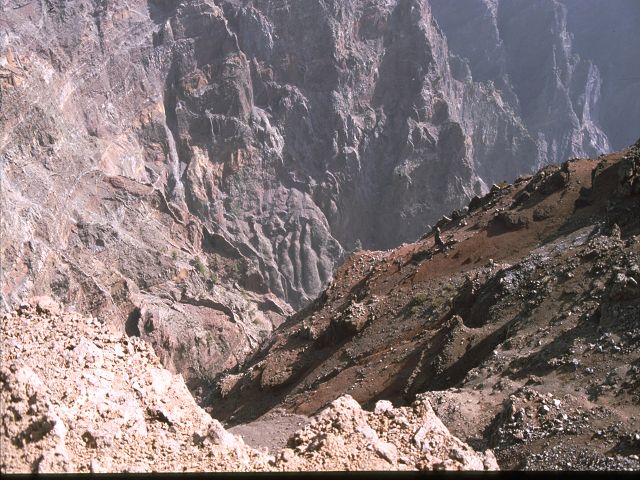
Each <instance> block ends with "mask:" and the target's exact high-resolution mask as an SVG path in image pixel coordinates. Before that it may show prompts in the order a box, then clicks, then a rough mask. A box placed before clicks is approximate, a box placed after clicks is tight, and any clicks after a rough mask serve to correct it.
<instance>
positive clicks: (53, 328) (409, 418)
mask: <svg viewBox="0 0 640 480" xmlns="http://www.w3.org/2000/svg"><path fill="white" fill-rule="evenodd" d="M0 333H1V340H2V344H1V346H2V348H1V357H0V360H1V362H0V416H1V417H2V427H1V429H0V447H1V448H0V472H2V473H18V472H21V473H29V472H36V473H47V472H93V473H100V472H182V471H301V470H304V471H309V470H432V469H450V470H484V469H496V468H497V464H496V461H495V457H494V455H493V453H491V451H486V452H483V453H480V452H476V451H475V450H474V449H472V448H471V447H470V446H469V445H467V444H465V443H464V442H462V441H461V440H459V439H458V438H456V437H454V436H452V435H451V434H450V433H449V431H448V430H447V428H446V427H445V426H444V425H443V424H442V423H441V422H440V420H438V418H437V416H436V415H435V413H434V412H433V409H432V408H431V405H430V403H429V401H428V400H421V401H418V402H416V403H415V404H414V405H412V406H411V407H406V408H402V409H393V408H392V406H391V405H390V404H389V403H388V402H387V403H385V402H381V403H380V405H378V408H377V409H376V411H375V412H367V411H365V410H363V409H362V408H361V406H360V405H359V404H358V402H356V401H355V400H354V399H353V398H352V397H350V396H348V395H345V396H342V397H340V398H339V399H337V400H336V401H335V402H333V403H332V404H330V405H328V406H327V408H326V409H324V410H323V411H322V412H320V413H319V415H317V416H315V417H313V418H310V419H306V418H305V419H304V423H303V421H302V420H303V418H302V417H299V416H291V415H287V414H283V413H282V412H272V414H270V415H268V416H266V417H264V418H263V419H261V420H260V421H258V422H254V424H252V425H249V426H245V427H243V428H237V429H236V430H237V433H241V434H243V435H246V437H247V440H248V442H249V443H250V444H251V445H252V446H255V447H258V448H257V449H256V448H252V446H248V445H247V444H246V443H245V442H244V441H243V440H242V438H241V437H238V436H236V435H233V434H232V433H230V432H228V431H226V430H225V429H224V428H223V426H222V425H221V424H220V422H218V421H217V420H214V419H212V418H211V417H210V416H209V415H208V414H207V413H206V412H205V411H204V410H203V409H202V408H200V407H198V405H197V404H196V403H195V400H194V399H193V397H192V396H191V394H190V393H189V391H188V390H187V387H186V385H185V382H184V380H183V378H182V376H181V375H174V374H172V373H171V372H169V371H168V370H166V369H164V368H163V367H162V366H161V364H160V361H159V359H158V357H157V356H156V355H155V353H154V351H153V348H152V347H151V346H150V345H149V344H147V343H146V342H145V341H143V340H141V339H139V338H138V337H127V336H125V335H123V334H121V333H115V332H113V331H112V330H111V329H110V328H109V327H108V326H107V325H106V324H104V323H101V322H100V321H99V320H97V319H95V318H93V317H88V318H87V317H85V316H83V315H80V314H77V313H74V312H65V311H63V310H62V308H61V307H60V305H59V304H57V303H56V302H54V301H52V300H51V299H50V298H46V297H45V298H39V299H36V300H34V304H33V305H30V304H24V305H23V306H21V307H20V309H19V310H18V311H14V312H11V313H9V314H5V315H4V316H3V319H2V324H1V329H0ZM294 432H295V433H294ZM268 439H270V440H271V442H269V441H267V440H268ZM264 447H269V449H270V450H271V453H269V452H268V451H267V448H264Z"/></svg>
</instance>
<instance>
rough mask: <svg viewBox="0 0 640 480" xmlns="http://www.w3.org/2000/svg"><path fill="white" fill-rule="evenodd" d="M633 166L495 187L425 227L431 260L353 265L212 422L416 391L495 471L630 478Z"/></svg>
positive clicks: (599, 166)
mask: <svg viewBox="0 0 640 480" xmlns="http://www.w3.org/2000/svg"><path fill="white" fill-rule="evenodd" d="M639 152H640V145H636V146H634V147H631V148H630V149H627V150H625V151H622V152H619V153H616V154H613V155H608V156H603V157H601V158H599V159H597V160H571V161H568V162H566V163H564V164H563V165H562V166H560V167H558V166H548V167H545V168H544V169H543V170H541V171H540V172H538V173H537V174H536V175H534V176H532V177H522V178H519V179H518V180H516V182H515V183H514V184H513V185H507V184H504V185H500V186H494V187H493V188H492V191H491V193H489V194H488V195H486V196H485V197H483V198H481V199H480V198H476V199H474V200H473V201H472V202H471V204H470V206H469V209H468V210H466V209H465V210H463V211H458V212H453V214H452V215H451V218H447V217H445V218H443V219H442V220H441V221H440V222H439V223H438V226H439V227H440V229H441V231H442V233H441V237H442V239H443V241H444V242H445V243H446V244H447V245H448V248H446V249H445V250H443V249H441V248H439V247H438V246H437V245H436V242H435V239H434V235H433V234H427V235H425V236H424V237H423V238H422V239H421V240H419V241H417V242H415V243H412V244H406V245H402V246H401V247H399V248H397V249H395V250H391V251H388V252H366V251H362V252H358V253H355V254H354V255H352V256H351V257H350V258H349V259H348V260H347V261H346V262H345V264H344V265H343V266H342V267H341V268H340V269H339V271H338V272H337V274H336V276H335V279H334V281H333V282H332V284H331V285H330V286H329V288H328V289H327V290H326V291H325V292H324V293H323V294H322V295H321V297H320V298H319V299H318V300H316V301H315V302H314V303H313V304H312V305H310V306H309V307H308V308H306V309H305V310H304V311H302V312H300V313H298V314H297V315H295V316H293V317H292V318H290V319H289V320H288V321H287V322H286V323H285V324H283V325H282V326H281V327H280V328H279V329H278V330H277V331H276V332H275V335H274V336H273V339H272V340H271V341H270V342H269V343H268V344H267V345H266V346H265V347H264V348H263V349H262V351H260V352H259V353H258V354H257V355H256V356H255V357H254V358H253V359H252V360H251V361H250V362H249V363H248V364H247V365H245V366H244V367H243V368H242V369H240V370H238V371H236V372H234V373H230V374H228V375H226V376H225V377H223V378H222V379H221V380H220V382H219V385H218V387H219V388H218V391H217V393H216V394H215V395H213V396H212V397H211V398H210V399H208V401H207V403H208V404H209V409H210V410H211V411H212V413H213V414H214V416H215V417H216V418H222V419H225V420H227V421H228V422H229V423H231V424H237V423H241V422H247V421H251V420H254V419H256V418H258V417H260V416H261V415H263V414H265V413H266V412H269V411H270V410H272V409H274V408H278V409H285V410H286V411H289V412H291V413H296V414H304V415H308V414H312V413H314V412H316V411H318V410H319V409H320V408H322V407H324V406H325V405H327V404H328V403H329V402H330V401H332V400H334V399H335V398H337V397H338V396H340V395H341V394H343V393H348V394H350V395H352V396H353V397H354V398H355V399H356V400H358V401H359V402H361V403H363V404H365V405H371V404H372V403H373V402H375V401H376V400H378V399H382V398H384V399H389V400H392V401H393V402H394V403H396V404H406V403H407V402H410V401H412V400H413V399H414V398H415V396H416V394H425V395H427V396H429V397H430V398H432V399H433V400H434V402H432V403H434V407H435V408H436V410H437V412H438V414H439V415H440V416H441V417H443V418H444V419H445V424H447V426H448V427H449V428H450V429H451V430H452V432H453V433H454V434H455V435H458V436H460V437H461V438H462V439H463V440H465V441H467V442H469V443H472V444H474V445H477V446H478V448H480V447H490V448H494V449H495V450H496V453H497V455H498V460H499V462H500V463H501V467H502V468H559V469H562V468H571V466H567V465H566V464H567V463H568V464H572V465H573V466H574V467H576V468H577V467H580V468H627V467H629V466H630V467H629V468H638V463H637V456H635V457H634V455H637V454H640V435H637V433H638V432H640V388H639V387H640V380H639V379H640V353H639V352H640V349H638V346H639V343H640V287H639V286H638V285H639V284H640V267H639V265H640V259H639V254H640V237H639V236H638V234H639V233H640V214H639V212H640V195H639V194H640V153H639ZM474 442H475V443H474ZM572 459H573V463H572ZM616 462H617V463H616ZM625 462H626V463H625ZM629 462H631V463H629ZM634 462H636V463H634ZM634 465H635V466H634Z"/></svg>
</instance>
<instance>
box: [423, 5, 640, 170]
mask: <svg viewBox="0 0 640 480" xmlns="http://www.w3.org/2000/svg"><path fill="white" fill-rule="evenodd" d="M431 4H432V8H433V13H434V16H435V17H436V20H437V22H438V25H439V26H440V27H441V28H442V30H443V32H444V34H445V35H446V37H447V40H448V44H449V47H450V51H451V53H452V54H454V55H455V56H457V57H459V58H462V59H463V62H464V63H465V64H466V66H467V67H468V70H469V73H471V75H472V77H473V79H474V80H476V81H480V82H493V84H494V85H495V86H496V88H497V89H499V91H500V92H501V95H502V98H503V99H504V100H505V101H506V102H508V104H509V105H510V107H511V108H512V109H513V111H514V113H515V115H516V116H517V117H519V118H521V119H522V122H523V124H524V125H525V126H526V129H527V131H528V132H529V133H530V135H531V136H532V137H533V138H534V139H535V140H536V143H537V154H536V156H537V161H538V165H540V166H541V165H543V164H545V163H559V162H562V161H564V160H565V159H567V158H570V157H587V156H597V155H599V154H600V153H604V152H608V151H611V149H612V148H613V149H614V150H616V149H620V148H624V147H626V146H627V145H629V144H631V143H633V142H635V141H636V140H637V137H638V134H639V133H638V125H640V104H639V101H638V100H637V97H638V92H640V76H639V75H640V66H638V62H637V61H634V56H635V52H637V51H638V47H640V34H638V33H637V28H636V27H637V24H638V21H640V8H639V7H638V4H637V2H633V1H628V0H627V1H620V2H616V3H615V4H610V3H607V2H598V1H586V2H583V1H574V0H535V1H524V0H523V1H520V0H516V1H510V0H471V1H468V2H465V4H464V7H465V8H460V5H459V4H457V3H456V2H449V1H447V0H432V2H431ZM632 52H633V53H632Z"/></svg>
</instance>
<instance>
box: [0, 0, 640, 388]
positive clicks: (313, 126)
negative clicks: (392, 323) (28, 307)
mask: <svg viewBox="0 0 640 480" xmlns="http://www.w3.org/2000/svg"><path fill="white" fill-rule="evenodd" d="M454 3H457V2H451V4H452V5H453V4H454ZM525 3H526V5H525ZM466 4H467V7H468V8H470V9H471V10H469V11H468V12H467V11H466V10H465V11H464V12H462V11H460V12H454V11H451V8H452V7H449V9H447V7H446V5H445V4H444V2H440V1H436V0H433V1H427V0H397V1H390V0H349V1H341V2H337V1H321V0H304V1H296V2H287V3H283V2H276V1H273V0H254V1H246V2H240V1H232V0H219V1H212V0H188V1H183V2H173V1H169V0H148V1H143V0H128V1H118V2H113V1H106V0H100V1H99V0H73V1H64V2H63V1H52V2H45V3H41V2H31V3H25V2H19V1H17V0H2V1H0V8H1V13H2V26H3V29H2V31H0V87H1V91H0V106H1V110H0V125H1V130H0V161H1V165H2V167H1V175H2V177H1V180H2V196H1V199H0V202H1V207H2V247H1V248H2V251H1V255H2V292H1V295H2V303H3V306H8V305H12V304H16V303H19V302H20V301H21V300H23V299H25V298H28V297H29V296H31V295H43V294H45V295H52V296H54V297H55V298H56V299H57V300H60V301H63V302H65V303H68V304H74V305H76V306H77V307H78V308H79V309H83V310H88V311H92V312H94V313H95V314H96V315H98V316H100V317H104V318H108V319H109V320H110V321H112V322H115V323H118V324H120V325H121V326H122V327H123V328H126V329H127V331H128V332H129V333H130V334H134V335H140V336H142V337H144V338H147V339H148V340H149V341H151V342H152V343H153V344H154V346H155V347H156V349H157V351H158V353H159V356H160V357H161V358H162V359H163V361H164V362H165V364H167V365H168V366H170V367H171V368H173V369H175V370H177V371H181V372H182V373H184V374H185V377H186V378H187V380H188V381H191V380H193V379H205V380H206V379H210V378H213V377H215V376H216V375H217V374H218V373H219V372H221V371H223V370H225V369H228V368H232V367H233V366H234V365H236V364H238V363H242V362H243V360H244V359H245V358H246V356H247V355H248V354H250V353H251V352H252V351H254V350H255V348H256V347H257V346H258V345H259V344H260V343H261V342H262V341H263V340H264V339H265V338H266V337H267V336H268V335H269V332H270V331H271V330H272V329H273V328H274V327H276V326H277V325H279V324H280V323H281V322H282V321H283V320H284V318H285V317H286V316H287V315H288V314H289V313H291V312H292V308H299V307H301V306H303V305H305V304H306V303H307V302H308V301H309V300H310V299H313V298H315V296H316V295H317V294H318V293H319V292H321V291H322V289H323V288H324V287H325V286H326V285H327V283H328V282H329V281H330V279H331V277H332V275H333V272H334V270H335V268H336V267H337V265H338V264H339V263H340V262H341V261H342V259H343V257H344V254H345V252H346V251H349V250H351V249H353V248H354V247H355V246H356V245H362V246H364V247H365V248H372V249H381V248H389V247H392V246H395V245H397V244H399V243H401V242H403V241H408V240H413V239H415V238H416V237H418V236H420V235H421V234H422V233H423V232H424V230H425V227H426V225H427V224H428V223H433V222H434V221H436V220H437V219H438V218H439V216H441V215H442V214H443V213H447V212H449V211H451V210H452V209H455V208H458V207H460V206H461V205H463V204H465V203H466V201H467V200H468V199H469V198H470V197H472V196H473V195H476V194H479V193H482V192H484V191H486V189H487V185H490V184H491V183H493V182H495V181H500V180H503V179H511V178H513V177H515V176H516V175H518V174H520V173H522V172H524V171H529V170H532V169H534V168H536V167H537V166H538V165H539V164H540V163H545V162H549V161H560V160H564V159H565V158H566V157H569V156H575V155H581V154H587V155H590V154H595V153H599V151H600V150H606V149H608V148H609V143H610V142H609V140H608V135H609V130H612V129H615V128H616V125H618V124H620V123H621V121H618V123H616V122H615V121H614V120H611V118H613V112H614V111H615V108H617V107H616V105H618V106H619V105H620V104H621V103H623V96H622V93H619V92H620V91H624V92H629V97H633V95H631V93H632V92H633V91H634V90H635V91H637V89H636V86H637V83H635V84H634V83H632V82H627V83H625V81H624V80H621V79H617V80H616V78H617V77H615V73H616V71H617V70H616V69H615V68H614V67H611V66H607V65H604V64H603V63H602V61H601V60H599V59H600V58H605V57H606V55H605V52H606V51H607V50H606V48H605V47H604V46H603V47H602V51H598V52H597V55H598V58H595V57H594V60H593V61H592V60H589V59H586V58H585V59H581V58H578V57H577V56H576V55H575V51H574V50H573V46H572V45H573V43H572V41H571V35H570V33H569V30H567V29H568V28H570V27H571V25H573V24H574V23H575V24H577V25H579V26H580V29H579V30H580V32H582V33H581V34H580V35H578V34H577V33H576V36H575V41H574V43H575V44H576V49H577V50H578V51H579V52H582V51H583V50H585V49H587V48H588V47H589V44H590V42H591V41H592V40H591V38H592V37H591V36H589V35H590V34H587V33H585V32H587V31H588V29H587V27H588V26H589V25H590V24H591V23H593V22H594V21H595V20H594V19H593V17H592V16H589V15H587V14H585V13H581V12H582V7H581V5H582V4H581V3H580V2H574V3H572V2H569V0H567V2H566V6H567V8H566V9H565V8H564V7H563V5H564V4H561V3H558V2H554V1H551V0H549V1H546V2H545V1H542V0H540V1H537V2H534V3H532V4H531V5H529V3H527V2H522V4H520V3H516V2H497V1H496V2H489V1H488V0H487V1H481V0H477V1H475V2H466ZM629 8H631V7H629ZM574 10H575V13H574ZM567 12H569V13H567ZM471 13H473V15H472V14H471ZM454 14H457V15H461V17H460V18H463V17H462V15H467V17H464V18H467V20H465V22H466V23H460V24H456V23H455V22H454V21H453V15H454ZM611 16H612V17H611V21H612V22H616V21H618V18H617V16H615V15H614V14H613V13H612V14H611ZM456 18H457V17H456ZM620 21H621V22H622V20H620ZM467 24H468V25H467ZM623 24H624V25H627V24H628V22H627V21H625V23H623ZM465 25H466V26H465ZM625 28H626V27H625ZM465 29H467V30H470V31H472V32H476V36H474V37H472V38H467V37H465V36H464V35H466V34H465V33H464V32H465V31H466V30H465ZM577 31H578V30H576V32H577ZM625 31H626V30H625ZM549 32H552V35H549V34H548V33H549ZM620 35H622V34H620ZM447 37H448V38H447ZM607 38H610V39H611V42H614V41H618V39H619V38H618V36H616V35H614V34H611V35H609V36H607ZM629 39H630V40H629V41H630V42H637V35H635V36H634V35H632V34H631V33H629ZM471 40H473V41H471ZM467 44H470V45H467ZM465 45H467V47H465ZM612 48H613V47H612ZM630 51H633V49H631V50H630ZM625 52H626V50H625ZM618 58H620V59H621V60H620V61H622V60H625V61H628V62H631V54H630V53H620V54H619V56H618V57H616V61H617V59H618ZM527 62H530V63H532V64H533V65H534V66H535V69H534V70H533V71H531V69H529V70H527V68H528V64H527ZM625 68H626V70H624V71H625V72H626V71H627V70H628V71H629V72H632V71H633V68H635V67H625ZM614 77H615V78H614ZM610 78H613V79H614V80H610ZM616 82H617V83H616ZM637 97H640V96H638V95H636V98H637ZM606 102H610V104H611V105H613V106H607V105H604V104H605V103H606ZM634 105H635V107H634ZM625 108H626V109H627V110H625V112H630V113H629V115H631V117H630V118H632V119H633V118H636V117H633V116H632V114H635V113H634V112H636V113H637V103H636V104H633V101H631V102H629V104H628V105H626V104H625ZM599 113H601V114H602V115H599ZM601 117H602V118H604V119H610V120H607V122H609V123H607V122H605V123H602V122H601ZM631 123H632V122H629V124H631ZM603 125H604V126H603ZM628 130H629V128H627V130H625V132H627V133H628ZM603 132H604V133H603ZM627 133H624V135H627ZM624 135H623V134H622V133H621V136H620V137H615V139H616V140H615V141H616V142H618V141H622V139H623V138H626V137H624ZM612 138H613V137H612Z"/></svg>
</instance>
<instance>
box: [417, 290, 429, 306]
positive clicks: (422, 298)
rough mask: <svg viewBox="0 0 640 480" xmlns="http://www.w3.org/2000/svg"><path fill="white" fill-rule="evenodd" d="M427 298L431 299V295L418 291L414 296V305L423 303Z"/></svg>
mask: <svg viewBox="0 0 640 480" xmlns="http://www.w3.org/2000/svg"><path fill="white" fill-rule="evenodd" d="M427 300H429V295H427V294H426V293H424V292H418V293H416V294H415V295H414V296H413V304H414V305H422V304H423V303H424V302H426V301H427Z"/></svg>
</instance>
